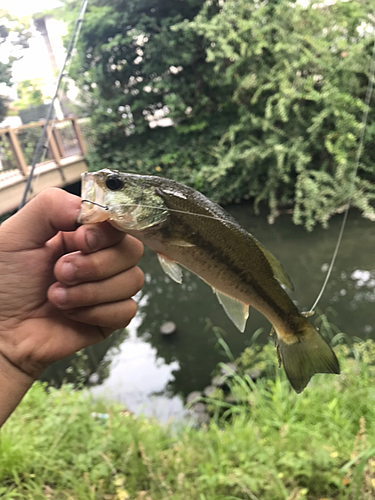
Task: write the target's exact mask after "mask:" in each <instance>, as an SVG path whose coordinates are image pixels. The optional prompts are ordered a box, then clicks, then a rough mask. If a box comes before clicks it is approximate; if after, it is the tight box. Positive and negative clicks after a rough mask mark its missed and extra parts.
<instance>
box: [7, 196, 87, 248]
mask: <svg viewBox="0 0 375 500" xmlns="http://www.w3.org/2000/svg"><path fill="white" fill-rule="evenodd" d="M80 207H81V198H79V197H78V196H75V195H73V194H69V193H67V192H66V191H63V190H62V189H57V188H51V189H47V190H46V191H43V192H42V193H40V194H38V195H37V196H36V197H35V198H33V199H32V200H31V201H30V202H29V203H27V205H26V206H25V207H23V208H22V209H21V210H20V211H19V212H17V213H16V214H15V215H13V216H12V217H10V218H9V219H7V220H6V221H5V222H3V224H1V227H0V236H1V240H2V241H1V243H2V248H3V249H4V250H15V251H17V250H31V249H33V248H38V247H41V246H43V245H44V243H46V241H48V240H49V239H51V238H52V237H53V236H54V235H55V234H56V233H57V232H59V231H74V230H75V229H76V228H77V217H78V214H79V211H80Z"/></svg>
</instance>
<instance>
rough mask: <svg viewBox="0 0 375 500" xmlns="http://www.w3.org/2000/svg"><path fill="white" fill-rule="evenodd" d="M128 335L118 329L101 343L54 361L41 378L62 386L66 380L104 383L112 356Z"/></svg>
mask: <svg viewBox="0 0 375 500" xmlns="http://www.w3.org/2000/svg"><path fill="white" fill-rule="evenodd" d="M127 336H128V332H127V331H126V330H118V331H116V332H115V333H114V334H113V335H111V336H110V337H109V338H107V339H106V340H103V342H100V344H96V345H94V346H90V347H87V348H86V349H83V350H82V351H80V352H79V353H77V354H73V355H72V356H69V357H68V358H65V359H63V360H61V361H58V362H56V363H54V364H53V365H51V366H50V367H49V368H47V369H46V370H45V371H44V372H43V374H42V375H41V377H40V380H43V381H47V382H49V383H50V384H51V385H53V386H54V387H60V386H61V384H62V383H64V382H67V383H71V384H75V385H78V386H81V385H87V386H89V385H95V384H102V383H103V382H104V380H105V379H106V378H108V376H109V372H110V365H111V360H112V358H113V357H115V356H116V355H117V354H118V353H119V351H120V345H121V344H122V343H123V342H124V340H125V339H126V337H127Z"/></svg>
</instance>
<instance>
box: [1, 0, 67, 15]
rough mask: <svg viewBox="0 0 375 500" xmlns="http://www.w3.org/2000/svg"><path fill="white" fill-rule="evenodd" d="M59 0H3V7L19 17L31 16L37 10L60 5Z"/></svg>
mask: <svg viewBox="0 0 375 500" xmlns="http://www.w3.org/2000/svg"><path fill="white" fill-rule="evenodd" d="M59 5H60V2H59V1H58V0H1V8H2V9H5V10H8V11H9V12H10V13H11V14H13V15H14V16H17V17H23V16H31V15H32V14H35V13H36V12H41V11H43V10H47V9H54V8H55V7H58V6H59Z"/></svg>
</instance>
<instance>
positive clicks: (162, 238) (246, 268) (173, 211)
mask: <svg viewBox="0 0 375 500" xmlns="http://www.w3.org/2000/svg"><path fill="white" fill-rule="evenodd" d="M105 220H108V221H109V222H110V223H111V224H112V225H113V226H114V227H116V228H117V229H119V230H121V231H125V232H127V233H129V234H131V235H133V236H134V237H136V238H137V239H139V240H140V241H142V242H143V243H144V244H145V245H147V246H148V247H150V248H151V249H152V250H154V251H155V252H156V253H157V256H158V258H159V261H160V264H161V266H162V268H163V270H164V271H165V272H166V273H167V274H168V275H169V276H170V278H172V279H173V280H174V281H176V282H177V283H181V281H182V270H181V268H180V266H179V265H178V264H181V265H182V266H184V267H185V268H187V269H189V270H190V271H192V272H193V273H195V274H196V275H198V276H199V277H200V278H202V279H203V280H204V281H205V282H206V283H208V284H209V285H210V286H211V287H212V289H213V290H214V292H215V293H216V295H217V298H218V300H219V302H220V303H221V304H222V306H223V307H224V309H225V311H226V313H227V314H228V316H229V317H230V318H231V320H232V321H233V323H234V324H235V325H236V326H237V328H238V329H239V330H240V331H241V332H242V331H244V329H245V325H246V320H247V318H248V315H249V306H252V307H254V308H255V309H257V310H258V311H260V312H261V313H262V314H263V315H264V316H265V317H266V318H267V319H268V320H269V321H270V323H271V324H272V325H273V327H274V329H275V332H276V336H277V349H278V353H279V356H280V357H281V360H282V363H283V366H284V369H285V372H286V375H287V377H288V379H289V381H290V383H291V385H292V387H293V388H294V389H295V391H296V392H298V393H299V392H301V391H302V390H303V389H304V388H305V387H306V385H307V383H308V382H309V380H310V379H311V377H312V376H313V375H314V374H315V373H340V366H339V363H338V361H337V358H336V356H335V354H334V352H333V350H332V349H331V347H330V346H329V345H328V344H327V343H326V342H325V341H324V340H323V338H322V337H321V336H320V334H319V333H318V332H317V330H316V329H315V328H314V327H313V325H312V324H311V323H310V322H309V321H308V319H307V318H306V317H305V316H303V315H302V314H301V313H300V312H299V311H298V309H297V307H296V306H295V304H294V303H293V302H292V300H291V299H290V298H289V296H288V294H287V293H286V292H285V290H284V288H283V286H284V287H286V288H289V289H291V288H292V285H291V282H290V280H289V278H288V276H287V275H286V273H285V272H284V270H283V268H282V266H281V264H280V263H279V262H278V260H277V259H276V258H275V257H274V256H273V255H272V254H271V253H270V252H269V251H268V250H266V249H265V248H264V247H263V246H262V245H261V244H260V243H259V241H257V240H256V239H255V238H254V236H252V235H251V234H250V233H248V232H247V231H245V230H244V229H243V228H242V227H241V226H240V225H239V224H238V223H237V222H236V220H235V219H234V218H233V217H232V216H231V215H229V214H228V213H227V212H226V211H225V210H223V209H222V208H221V207H220V206H219V205H217V204H216V203H213V202H212V201H210V200H209V199H208V198H206V197H205V196H203V195H202V194H201V193H199V192H198V191H195V190H194V189H191V188H189V187H187V186H184V185H182V184H179V183H178V182H175V181H172V180H169V179H163V178H161V177H154V176H147V175H135V174H127V173H122V172H117V171H114V170H109V169H104V170H100V171H99V172H95V173H89V172H86V173H84V174H82V209H81V213H80V215H79V219H78V222H80V223H82V224H91V223H95V222H101V221H105Z"/></svg>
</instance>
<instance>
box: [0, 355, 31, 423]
mask: <svg viewBox="0 0 375 500" xmlns="http://www.w3.org/2000/svg"><path fill="white" fill-rule="evenodd" d="M33 382H34V378H33V377H31V376H30V375H28V374H26V373H24V372H23V371H22V370H20V369H19V368H17V367H16V366H14V365H13V364H12V363H11V362H10V361H9V360H8V359H7V358H6V357H5V356H3V355H2V354H1V353H0V427H1V426H2V424H3V423H4V422H5V421H6V420H7V418H8V417H9V415H10V414H11V413H12V412H13V410H14V409H15V408H16V407H17V405H18V404H19V402H20V401H21V399H22V398H23V396H24V395H25V394H26V392H27V391H28V390H29V388H30V387H31V385H32V384H33Z"/></svg>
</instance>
